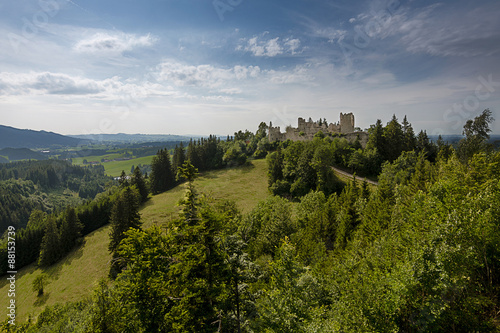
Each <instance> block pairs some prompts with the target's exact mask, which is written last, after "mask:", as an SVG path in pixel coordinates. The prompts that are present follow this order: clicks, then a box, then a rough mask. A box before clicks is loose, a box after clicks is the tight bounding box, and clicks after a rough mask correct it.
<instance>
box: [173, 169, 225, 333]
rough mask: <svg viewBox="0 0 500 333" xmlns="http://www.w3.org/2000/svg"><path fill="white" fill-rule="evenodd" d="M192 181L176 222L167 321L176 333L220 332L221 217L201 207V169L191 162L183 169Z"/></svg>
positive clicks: (221, 284)
mask: <svg viewBox="0 0 500 333" xmlns="http://www.w3.org/2000/svg"><path fill="white" fill-rule="evenodd" d="M179 176H180V177H182V178H184V179H186V180H187V181H188V189H187V191H186V196H185V198H184V200H183V201H181V204H182V206H183V209H182V213H181V217H180V218H179V219H178V220H177V221H174V222H173V225H172V230H171V232H169V234H170V236H171V244H170V248H171V249H173V251H174V253H173V259H172V264H171V266H170V269H169V271H168V276H169V281H171V282H170V285H169V288H170V293H169V294H170V295H171V299H172V300H173V304H172V307H171V309H170V311H169V313H168V314H167V315H166V316H165V319H166V320H167V321H168V322H170V323H172V328H173V329H172V331H175V332H216V331H217V327H218V324H217V323H218V317H217V313H216V309H217V305H218V304H217V303H218V298H219V295H220V294H221V288H223V277H222V275H223V274H224V271H225V269H224V256H223V254H222V250H221V244H220V241H219V239H220V238H219V237H217V234H218V233H219V230H220V225H221V223H220V221H219V219H220V217H219V216H218V215H217V214H215V213H214V212H213V210H211V209H210V208H209V207H205V206H203V205H201V204H200V202H199V200H198V197H197V194H196V191H195V188H194V185H193V181H194V179H195V178H196V176H197V169H196V168H195V167H194V166H193V165H192V164H191V163H189V162H185V163H184V164H183V166H182V168H179Z"/></svg>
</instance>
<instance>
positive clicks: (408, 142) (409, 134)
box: [403, 115, 417, 151]
mask: <svg viewBox="0 0 500 333" xmlns="http://www.w3.org/2000/svg"><path fill="white" fill-rule="evenodd" d="M403 137H404V139H403V141H404V143H403V149H404V150H405V151H412V150H413V149H415V147H416V145H417V144H416V139H415V132H414V131H413V127H412V126H411V124H410V123H409V122H408V119H407V118H406V115H405V117H404V118H403Z"/></svg>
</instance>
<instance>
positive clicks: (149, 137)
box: [70, 133, 201, 143]
mask: <svg viewBox="0 0 500 333" xmlns="http://www.w3.org/2000/svg"><path fill="white" fill-rule="evenodd" d="M70 137H72V138H76V139H80V140H88V141H91V142H93V143H96V142H98V143H101V142H104V143H106V142H110V143H145V142H168V141H189V139H191V138H200V137H201V136H199V135H189V136H187V135H174V134H124V133H118V134H87V135H70Z"/></svg>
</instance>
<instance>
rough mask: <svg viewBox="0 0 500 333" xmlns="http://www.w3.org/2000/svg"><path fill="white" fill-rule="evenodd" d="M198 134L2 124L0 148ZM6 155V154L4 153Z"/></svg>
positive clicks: (124, 141)
mask: <svg viewBox="0 0 500 333" xmlns="http://www.w3.org/2000/svg"><path fill="white" fill-rule="evenodd" d="M199 137H200V136H198V135H189V136H187V135H173V134H166V135H163V134H157V135H155V134H123V133H119V134H97V135H96V134H89V135H61V134H57V133H53V132H46V131H34V130H29V129H19V128H14V127H10V126H3V125H0V149H3V148H56V147H57V148H60V147H77V146H81V145H87V144H94V143H122V144H130V143H145V142H168V141H189V139H191V138H199ZM4 156H5V155H4Z"/></svg>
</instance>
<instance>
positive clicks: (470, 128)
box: [458, 109, 494, 162]
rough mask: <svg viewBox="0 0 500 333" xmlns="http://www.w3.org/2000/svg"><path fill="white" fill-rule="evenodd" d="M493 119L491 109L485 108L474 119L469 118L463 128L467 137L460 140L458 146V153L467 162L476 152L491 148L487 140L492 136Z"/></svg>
mask: <svg viewBox="0 0 500 333" xmlns="http://www.w3.org/2000/svg"><path fill="white" fill-rule="evenodd" d="M493 120H494V119H493V117H492V115H491V111H490V109H485V110H484V111H483V112H482V113H481V114H480V115H479V116H477V117H475V118H474V120H471V119H469V120H467V122H466V123H465V125H464V130H463V135H465V138H464V139H462V140H460V142H459V146H458V154H459V156H460V159H461V160H462V162H467V161H468V160H469V159H470V158H471V157H472V156H473V155H474V154H475V153H477V152H480V151H485V150H487V149H488V148H489V145H488V144H487V143H486V142H487V140H488V139H489V138H490V135H489V133H490V132H491V129H490V127H489V125H490V124H491V123H492V122H493Z"/></svg>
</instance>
